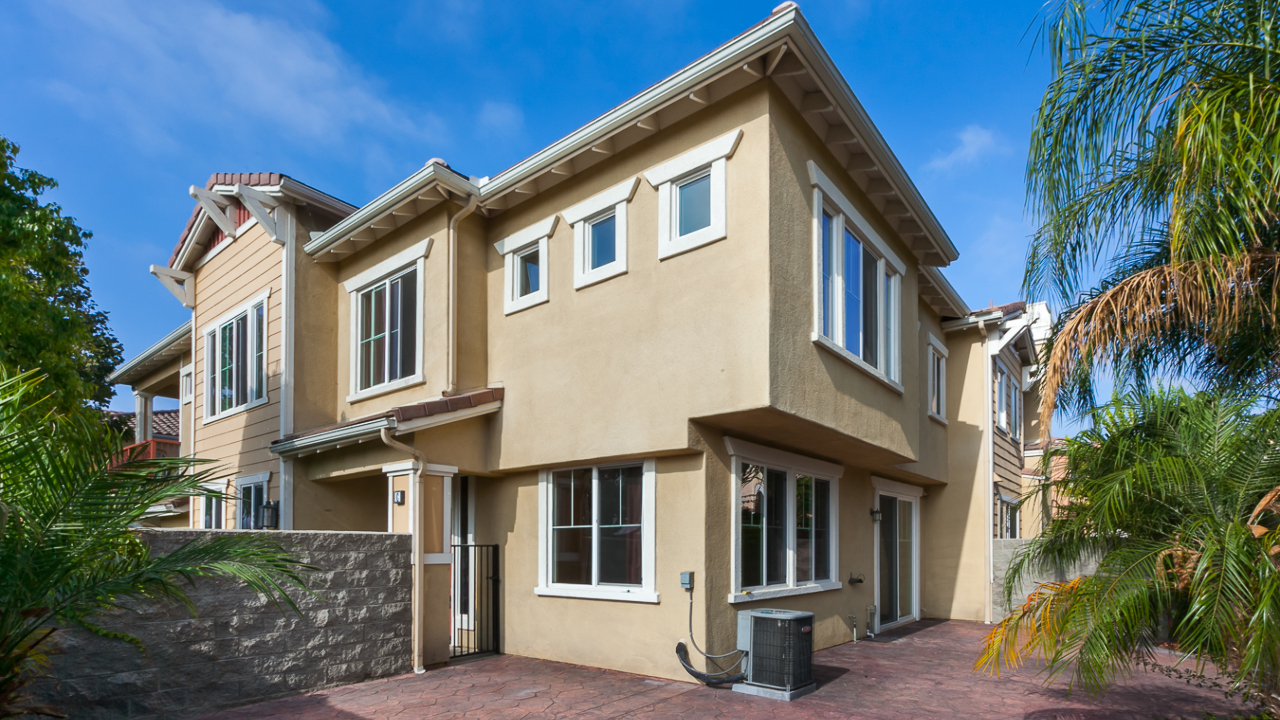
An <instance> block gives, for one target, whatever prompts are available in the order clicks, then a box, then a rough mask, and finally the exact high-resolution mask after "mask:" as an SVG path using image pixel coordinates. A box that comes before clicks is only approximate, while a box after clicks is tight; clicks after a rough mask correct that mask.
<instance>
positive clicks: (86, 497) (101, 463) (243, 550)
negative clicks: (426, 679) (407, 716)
mask: <svg viewBox="0 0 1280 720" xmlns="http://www.w3.org/2000/svg"><path fill="white" fill-rule="evenodd" d="M39 390H40V383H39V381H38V380H37V379H34V378H33V377H32V376H31V374H30V373H27V374H23V375H18V376H7V375H4V374H3V373H2V372H0V718H6V717H15V716H18V715H22V714H24V713H25V714H43V715H53V716H61V714H60V713H59V712H58V710H57V709H56V708H51V707H45V706H38V705H35V704H33V703H32V701H31V700H30V699H29V698H26V697H25V696H24V692H23V688H24V686H25V685H26V684H27V683H29V682H30V680H31V679H32V677H33V675H34V674H36V673H38V672H39V671H40V670H41V669H42V668H41V665H42V664H45V663H44V660H45V659H44V657H43V655H42V653H43V651H44V650H46V649H47V647H48V646H47V645H45V644H44V643H45V640H46V639H48V637H49V636H50V635H51V634H52V633H53V632H54V630H55V626H56V625H58V624H63V625H73V626H79V627H82V628H85V629H87V630H89V631H91V632H95V633H98V634H100V635H105V636H107V637H110V638H115V639H119V640H123V641H127V642H132V643H133V644H135V645H139V647H141V643H140V642H139V641H138V640H137V639H136V638H132V637H130V636H128V635H125V634H122V633H118V632H108V631H106V630H102V629H100V628H98V627H97V626H96V625H95V623H94V617H95V616H96V615H98V614H100V613H103V612H106V611H110V610H113V609H116V608H121V607H124V606H126V605H127V604H129V603H133V602H138V601H144V602H145V601H148V600H151V601H168V602H177V603H180V604H184V605H186V606H187V608H188V609H191V610H192V611H193V612H194V606H193V605H192V603H191V600H190V599H189V598H188V596H187V592H186V587H187V586H189V585H190V584H191V583H193V582H194V581H195V580H196V579H198V578H202V577H221V578H226V579H230V580H233V581H239V582H243V583H244V584H246V585H248V586H249V587H251V588H253V589H254V590H256V591H257V592H258V593H260V594H261V595H263V596H266V597H267V598H270V599H271V600H273V601H275V602H276V603H277V604H280V605H282V606H287V607H289V608H291V609H293V610H294V611H295V612H297V610H298V608H297V606H296V605H295V604H294V602H293V600H292V599H290V597H289V595H287V594H286V592H285V591H286V589H289V588H295V589H299V590H301V591H306V585H305V581H306V574H307V572H309V571H310V570H313V569H314V568H312V567H311V566H308V565H303V564H301V563H300V562H299V561H298V560H297V559H295V558H294V557H293V556H292V555H290V554H289V553H288V552H286V551H285V550H283V549H282V548H281V547H280V545H279V544H277V543H276V542H275V541H273V540H272V539H271V536H270V535H268V534H262V533H259V534H212V533H211V534H207V535H205V536H203V537H200V538H198V539H196V540H193V541H191V542H189V543H186V544H185V545H183V546H182V547H180V548H178V549H177V550H175V551H174V552H172V553H169V554H167V555H164V556H155V555H152V554H151V551H150V548H149V547H148V545H147V543H146V541H145V540H144V539H143V537H142V536H141V535H140V534H139V533H138V532H137V531H135V530H134V526H135V524H136V523H137V522H138V521H139V520H141V519H142V518H143V516H144V515H145V514H146V512H147V510H148V508H150V507H152V506H154V505H158V504H160V503H163V502H165V501H168V500H173V499H175V498H179V497H195V496H198V495H204V494H207V492H208V491H207V490H204V489H202V487H201V485H202V484H203V483H208V482H212V481H216V480H218V479H219V477H218V476H215V475H214V474H213V473H212V471H210V470H208V469H205V468H202V466H203V465H204V463H203V461H200V460H193V459H190V458H163V459H156V460H143V459H140V455H139V454H138V453H136V452H135V453H134V456H133V457H122V456H121V452H122V450H121V448H122V444H121V441H120V437H119V436H118V435H117V434H115V433H114V432H113V431H111V430H110V429H108V428H107V427H106V426H105V425H104V424H103V423H101V422H100V421H97V420H96V419H95V418H94V417H93V416H92V415H90V414H88V413H84V412H74V413H70V414H66V415H58V414H54V413H50V412H49V404H50V403H49V401H48V399H47V398H45V399H39V395H40V393H39ZM121 460H123V461H124V462H119V461H121ZM113 463H119V464H115V465H114V467H113V466H112V465H113Z"/></svg>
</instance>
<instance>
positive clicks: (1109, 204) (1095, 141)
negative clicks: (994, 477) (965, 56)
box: [1024, 0, 1280, 427]
mask: <svg viewBox="0 0 1280 720" xmlns="http://www.w3.org/2000/svg"><path fill="white" fill-rule="evenodd" d="M1278 35H1280V0H1101V1H1098V2H1095V1H1093V0H1058V2H1057V3H1056V4H1055V5H1054V6H1053V7H1052V8H1051V9H1050V11H1049V13H1048V16H1047V19H1046V22H1045V25H1044V28H1043V32H1042V35H1041V38H1042V39H1043V40H1044V42H1045V43H1046V45H1047V46H1048V49H1049V51H1050V54H1051V56H1052V60H1053V67H1054V78H1053V80H1052V82H1051V84H1050V85H1049V88H1048V89H1047V91H1046V92H1045V95H1044V98H1043V100H1042V103H1041V106H1040V110H1039V114H1038V116H1037V118H1036V121H1035V126H1034V130H1033V133H1032V138H1031V150H1030V155H1029V160H1028V168H1027V182H1028V205H1029V208H1030V209H1031V211H1032V213H1033V214H1034V215H1035V217H1036V219H1037V221H1038V225H1039V228H1038V231H1037V233H1036V235H1035V237H1034V239H1033V241H1032V244H1031V248H1030V252H1029V255H1028V261H1027V270H1026V276H1025V279H1024V289H1025V291H1026V292H1027V294H1028V295H1030V296H1033V297H1034V296H1046V297H1049V296H1051V297H1056V299H1057V301H1058V302H1060V303H1061V304H1062V305H1063V306H1064V307H1065V308H1066V310H1065V312H1063V313H1061V314H1060V320H1059V326H1058V328H1057V332H1056V333H1055V337H1054V338H1053V340H1052V342H1051V343H1050V346H1049V350H1048V352H1047V355H1048V357H1047V359H1046V362H1045V386H1044V394H1045V398H1046V402H1045V403H1044V404H1043V405H1042V420H1043V421H1045V424H1044V426H1045V427H1048V425H1047V422H1048V420H1049V419H1050V417H1051V415H1052V413H1053V411H1054V407H1055V402H1059V401H1060V402H1064V403H1066V404H1069V405H1072V406H1074V407H1075V408H1077V409H1086V408H1088V407H1091V406H1092V405H1093V404H1094V402H1093V394H1092V386H1091V378H1092V374H1091V371H1092V370H1093V369H1094V368H1095V367H1097V366H1099V365H1106V364H1108V363H1109V364H1110V366H1111V369H1112V370H1113V372H1114V373H1115V374H1116V377H1117V379H1118V380H1120V381H1121V382H1122V383H1134V384H1135V386H1136V387H1144V386H1145V385H1146V384H1147V382H1148V378H1150V377H1152V376H1153V374H1156V373H1169V374H1182V375H1185V376H1189V377H1191V378H1194V379H1199V380H1201V381H1205V382H1207V383H1208V384H1209V385H1217V386H1220V387H1228V386H1232V385H1239V384H1249V385H1252V386H1254V387H1255V388H1256V389H1259V390H1262V389H1265V388H1268V387H1274V385H1275V383H1276V382H1277V381H1278V380H1280V317H1278V313H1280V282H1278V277H1280V252H1278V251H1280V224H1278V222H1277V221H1278V219H1280V37H1278Z"/></svg>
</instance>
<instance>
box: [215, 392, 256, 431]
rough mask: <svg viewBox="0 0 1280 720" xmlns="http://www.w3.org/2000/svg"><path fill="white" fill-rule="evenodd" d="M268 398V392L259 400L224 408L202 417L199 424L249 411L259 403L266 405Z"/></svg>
mask: <svg viewBox="0 0 1280 720" xmlns="http://www.w3.org/2000/svg"><path fill="white" fill-rule="evenodd" d="M270 398H271V395H270V394H268V395H267V396H266V397H264V398H262V399H261V400H255V401H253V402H251V403H249V404H248V405H241V406H240V407H238V408H235V409H234V410H226V411H224V412H220V413H218V414H217V415H214V416H212V417H210V416H208V415H206V416H205V417H204V420H203V421H202V422H201V423H200V424H201V425H211V424H213V423H216V422H218V421H219V420H226V419H227V418H229V417H235V416H236V415H239V414H241V413H246V412H249V411H250V410H252V409H254V408H256V407H258V406H259V405H266V404H267V402H268V401H269V399H270Z"/></svg>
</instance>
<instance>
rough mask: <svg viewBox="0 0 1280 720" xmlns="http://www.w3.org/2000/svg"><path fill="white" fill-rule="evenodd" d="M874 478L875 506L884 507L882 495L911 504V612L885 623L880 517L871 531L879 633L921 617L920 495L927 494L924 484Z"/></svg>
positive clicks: (875, 618) (875, 621)
mask: <svg viewBox="0 0 1280 720" xmlns="http://www.w3.org/2000/svg"><path fill="white" fill-rule="evenodd" d="M871 482H872V485H873V486H874V488H875V492H874V493H872V502H873V503H874V504H873V505H872V507H873V508H874V509H876V510H879V509H880V497H881V496H882V495H885V496H888V497H892V498H894V499H895V500H897V501H898V502H908V503H910V504H911V613H910V614H909V615H904V616H902V617H899V618H898V619H897V620H895V621H893V622H890V623H884V624H883V625H882V624H881V623H880V609H881V604H880V522H881V521H880V520H877V521H876V522H875V530H874V532H872V533H871V534H872V539H873V543H872V558H873V559H874V562H873V567H872V577H874V578H875V599H876V612H875V614H874V616H873V617H872V618H871V621H872V626H873V627H875V632H877V633H878V632H880V631H881V630H882V629H883V628H890V627H894V626H896V625H901V624H903V623H908V622H912V621H915V620H918V619H919V618H920V498H921V497H922V496H923V495H924V488H919V487H916V486H914V485H907V484H906V483H900V482H896V481H894V480H886V479H884V478H878V477H872V478H871Z"/></svg>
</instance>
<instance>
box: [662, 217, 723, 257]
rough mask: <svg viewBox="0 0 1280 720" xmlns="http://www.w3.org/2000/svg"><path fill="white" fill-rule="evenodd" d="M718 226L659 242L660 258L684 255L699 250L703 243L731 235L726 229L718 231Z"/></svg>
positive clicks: (706, 243)
mask: <svg viewBox="0 0 1280 720" xmlns="http://www.w3.org/2000/svg"><path fill="white" fill-rule="evenodd" d="M717 230H718V228H716V227H715V226H714V225H713V226H711V227H706V228H703V229H701V230H695V231H693V232H691V233H689V234H688V235H681V236H680V237H677V238H673V239H670V240H667V241H665V242H661V243H659V244H658V260H659V261H661V260H666V259H667V258H673V257H675V256H677V255H683V254H684V253H687V252H689V251H690V250H697V249H698V248H700V247H702V246H703V245H710V244H711V243H713V242H719V241H721V240H724V239H725V238H727V237H729V234H728V233H726V232H724V231H722V230H721V231H719V232H717Z"/></svg>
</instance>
